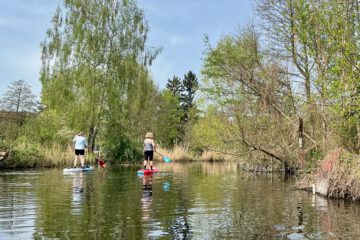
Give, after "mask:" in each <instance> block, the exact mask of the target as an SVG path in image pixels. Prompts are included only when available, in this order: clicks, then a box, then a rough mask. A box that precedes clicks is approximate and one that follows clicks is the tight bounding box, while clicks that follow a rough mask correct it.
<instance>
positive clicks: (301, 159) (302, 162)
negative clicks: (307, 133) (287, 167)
mask: <svg viewBox="0 0 360 240" xmlns="http://www.w3.org/2000/svg"><path fill="white" fill-rule="evenodd" d="M304 145H305V138H304V121H303V119H302V118H301V117H299V153H298V167H299V168H300V169H303V168H304V165H305V150H304Z"/></svg>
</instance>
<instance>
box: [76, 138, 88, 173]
mask: <svg viewBox="0 0 360 240" xmlns="http://www.w3.org/2000/svg"><path fill="white" fill-rule="evenodd" d="M73 142H74V143H75V159H74V167H76V165H77V160H78V158H80V163H81V167H82V168H84V167H85V149H86V148H87V142H86V138H85V137H84V132H80V133H79V134H78V135H76V136H75V137H74V139H73Z"/></svg>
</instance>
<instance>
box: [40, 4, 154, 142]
mask: <svg viewBox="0 0 360 240" xmlns="http://www.w3.org/2000/svg"><path fill="white" fill-rule="evenodd" d="M63 8H64V10H62V9H61V8H58V9H57V10H56V12H55V14H54V17H53V20H52V22H53V27H52V28H50V29H49V30H48V31H47V34H46V39H45V40H44V42H43V43H42V44H41V46H42V63H43V64H42V71H41V82H42V85H43V92H42V100H43V103H44V104H46V106H47V107H48V110H49V111H56V112H57V114H58V115H59V121H62V122H65V125H67V126H69V127H70V128H71V129H75V130H79V129H82V130H88V131H89V145H90V146H94V145H95V141H96V137H97V135H98V133H99V132H102V133H103V135H102V136H103V137H106V136H108V137H112V136H120V135H124V134H125V135H128V136H129V135H132V134H133V133H131V132H130V131H131V130H132V129H133V128H130V127H129V125H128V124H129V122H131V121H132V119H131V117H132V116H133V115H134V114H135V112H133V111H138V110H139V108H132V107H131V106H133V105H132V103H141V100H140V99H139V98H144V95H145V99H146V96H147V95H146V94H142V93H141V92H140V91H145V92H147V91H148V90H147V89H146V86H148V85H145V86H144V87H140V88H139V86H140V83H141V82H144V83H146V84H148V83H149V76H148V74H147V66H148V65H149V64H151V62H152V61H153V59H154V58H155V56H156V55H157V53H158V52H159V51H160V49H157V48H152V49H150V48H148V47H146V45H145V44H146V39H147V32H148V25H147V22H146V19H145V17H144V13H143V11H142V10H141V9H140V8H139V7H138V6H137V5H136V1H134V0H89V1H81V0H69V1H64V3H63ZM134 89H135V90H134ZM134 91H135V94H134ZM137 106H139V105H137ZM143 121H146V119H143ZM115 130H116V131H118V132H114V131H115ZM107 133H108V134H107ZM106 142H110V143H111V142H112V141H111V139H107V141H106ZM120 148H121V147H120Z"/></svg>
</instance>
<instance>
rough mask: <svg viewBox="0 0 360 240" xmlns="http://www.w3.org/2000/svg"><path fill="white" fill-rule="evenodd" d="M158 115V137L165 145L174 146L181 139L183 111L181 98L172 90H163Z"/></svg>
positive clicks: (156, 129) (155, 130)
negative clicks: (180, 127) (180, 129)
mask: <svg viewBox="0 0 360 240" xmlns="http://www.w3.org/2000/svg"><path fill="white" fill-rule="evenodd" d="M157 106H158V109H157V111H156V112H157V115H156V128H155V129H154V132H156V139H157V141H158V142H160V143H161V145H162V146H164V147H169V146H174V145H175V144H176V142H177V141H178V139H179V126H180V122H181V117H182V116H183V113H182V111H181V108H180V103H179V98H178V97H177V96H174V95H173V93H172V92H171V91H170V90H164V91H162V92H161V97H160V98H159V104H158V105H157Z"/></svg>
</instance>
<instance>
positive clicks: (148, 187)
mask: <svg viewBox="0 0 360 240" xmlns="http://www.w3.org/2000/svg"><path fill="white" fill-rule="evenodd" d="M142 180H143V182H142V198H141V209H142V213H143V214H142V220H143V221H149V220H150V219H151V211H152V209H151V203H152V194H153V189H152V180H153V176H152V175H145V176H143V178H142Z"/></svg>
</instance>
